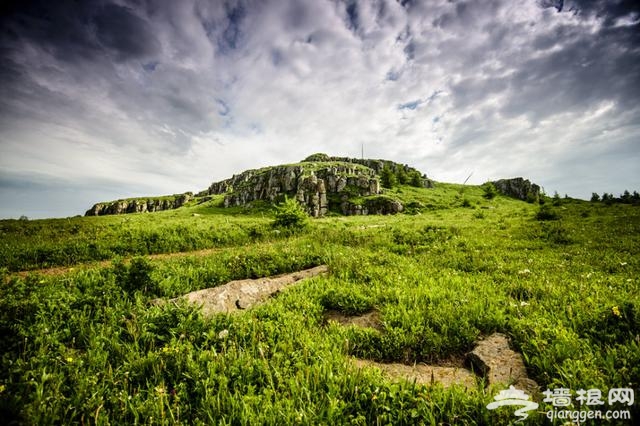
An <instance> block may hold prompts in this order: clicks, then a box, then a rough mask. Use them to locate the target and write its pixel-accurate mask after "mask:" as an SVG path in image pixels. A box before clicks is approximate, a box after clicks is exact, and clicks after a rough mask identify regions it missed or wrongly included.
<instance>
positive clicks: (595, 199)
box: [591, 192, 600, 203]
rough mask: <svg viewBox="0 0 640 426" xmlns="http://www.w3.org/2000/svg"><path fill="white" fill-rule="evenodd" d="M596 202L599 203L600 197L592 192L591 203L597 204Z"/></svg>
mask: <svg viewBox="0 0 640 426" xmlns="http://www.w3.org/2000/svg"><path fill="white" fill-rule="evenodd" d="M598 201H600V196H599V195H598V193H597V192H592V193H591V202H592V203H597V202H598Z"/></svg>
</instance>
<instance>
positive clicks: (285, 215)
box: [273, 197, 309, 230]
mask: <svg viewBox="0 0 640 426" xmlns="http://www.w3.org/2000/svg"><path fill="white" fill-rule="evenodd" d="M308 223H309V216H308V215H307V212H306V211H305V210H304V209H303V208H302V206H301V205H300V204H299V203H298V202H297V201H296V200H294V199H291V198H287V197H285V199H284V202H283V203H282V204H280V205H279V206H277V207H276V219H275V221H274V222H273V226H274V227H276V228H285V229H290V230H300V229H303V228H305V227H306V226H307V225H308Z"/></svg>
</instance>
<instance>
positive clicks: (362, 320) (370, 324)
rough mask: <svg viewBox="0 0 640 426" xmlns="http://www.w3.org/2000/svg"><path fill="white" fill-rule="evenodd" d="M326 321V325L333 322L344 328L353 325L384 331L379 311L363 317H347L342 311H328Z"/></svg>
mask: <svg viewBox="0 0 640 426" xmlns="http://www.w3.org/2000/svg"><path fill="white" fill-rule="evenodd" d="M324 321H325V322H326V323H328V322H331V321H333V322H336V323H338V324H340V325H343V326H351V325H353V326H355V327H362V328H374V329H376V330H382V319H381V318H380V312H378V311H371V312H367V313H365V314H362V315H345V314H343V313H342V312H340V311H336V310H328V311H326V312H325V313H324Z"/></svg>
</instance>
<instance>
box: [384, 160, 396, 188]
mask: <svg viewBox="0 0 640 426" xmlns="http://www.w3.org/2000/svg"><path fill="white" fill-rule="evenodd" d="M380 184H381V185H382V186H383V187H384V188H388V189H391V188H393V187H394V186H396V185H397V184H398V178H397V177H396V175H395V173H393V170H391V167H389V166H384V168H383V169H382V171H381V172H380Z"/></svg>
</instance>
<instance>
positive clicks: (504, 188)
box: [492, 177, 540, 202]
mask: <svg viewBox="0 0 640 426" xmlns="http://www.w3.org/2000/svg"><path fill="white" fill-rule="evenodd" d="M492 183H493V185H494V186H495V187H496V189H497V190H498V192H500V193H501V194H502V195H506V196H508V197H513V198H517V199H519V200H523V201H529V202H535V201H538V199H539V197H540V187H539V186H538V185H536V184H535V183H531V182H529V181H528V180H526V179H523V178H521V177H517V178H512V179H500V180H497V181H494V182H492Z"/></svg>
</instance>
